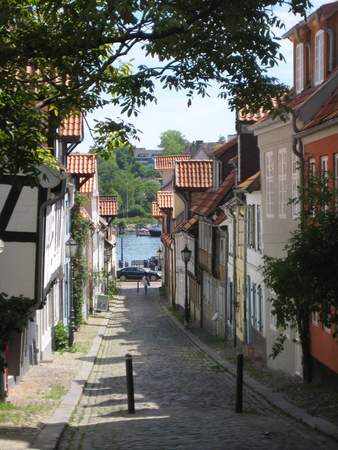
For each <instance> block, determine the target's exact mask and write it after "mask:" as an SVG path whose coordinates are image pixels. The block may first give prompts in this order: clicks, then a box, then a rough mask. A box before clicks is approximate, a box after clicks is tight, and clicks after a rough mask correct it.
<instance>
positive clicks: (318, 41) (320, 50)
mask: <svg viewBox="0 0 338 450" xmlns="http://www.w3.org/2000/svg"><path fill="white" fill-rule="evenodd" d="M324 33H325V32H324V30H319V31H317V33H316V36H315V76H314V82H315V85H318V84H320V83H321V82H322V81H324V38H325V34H324Z"/></svg>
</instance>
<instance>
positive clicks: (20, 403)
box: [0, 313, 107, 450]
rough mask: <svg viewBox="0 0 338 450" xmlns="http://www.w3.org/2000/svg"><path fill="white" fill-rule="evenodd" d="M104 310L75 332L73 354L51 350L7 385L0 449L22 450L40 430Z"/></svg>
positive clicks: (0, 418)
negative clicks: (39, 361)
mask: <svg viewBox="0 0 338 450" xmlns="http://www.w3.org/2000/svg"><path fill="white" fill-rule="evenodd" d="M106 319H107V313H100V314H95V315H94V316H91V317H89V318H88V323H87V324H86V325H82V326H81V328H80V331H78V332H76V337H75V344H76V345H75V348H74V350H76V351H75V352H74V353H70V352H65V353H63V354H61V353H58V352H55V353H53V354H51V355H49V357H48V359H46V360H45V361H43V362H41V363H40V364H39V365H37V366H33V367H32V368H31V369H30V370H29V371H28V372H27V373H26V374H25V375H24V376H23V378H22V380H21V381H20V382H19V383H18V384H17V385H15V386H13V387H11V388H10V395H9V397H8V402H9V403H6V404H3V405H1V404H0V450H24V449H27V447H29V445H30V443H31V442H32V441H33V440H34V439H35V438H36V436H37V434H38V433H39V431H41V428H42V424H43V422H44V421H45V420H46V419H47V418H48V416H49V415H50V414H51V413H53V411H54V410H55V408H56V407H57V406H58V404H59V403H60V400H61V398H62V396H63V395H64V394H65V392H67V390H68V389H69V387H70V385H71V381H72V380H73V379H74V377H75V376H76V374H77V372H78V371H79V369H80V367H81V365H82V362H83V360H86V359H87V356H86V355H87V353H88V350H89V349H90V347H91V345H92V341H93V340H94V338H95V337H96V335H97V333H98V331H99V329H100V328H101V326H103V325H104V324H105V323H106Z"/></svg>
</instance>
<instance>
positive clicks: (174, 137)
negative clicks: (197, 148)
mask: <svg viewBox="0 0 338 450" xmlns="http://www.w3.org/2000/svg"><path fill="white" fill-rule="evenodd" d="M160 138H161V142H160V145H159V147H161V148H163V155H180V154H182V153H184V151H185V150H186V148H187V147H188V145H189V142H188V141H187V140H186V138H185V137H184V136H183V134H182V133H181V132H180V131H177V130H167V131H163V133H161V136H160Z"/></svg>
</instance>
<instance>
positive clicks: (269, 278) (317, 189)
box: [263, 177, 338, 382]
mask: <svg viewBox="0 0 338 450" xmlns="http://www.w3.org/2000/svg"><path fill="white" fill-rule="evenodd" d="M332 186H333V181H332V182H330V180H328V179H320V178H316V177H310V178H309V179H307V180H306V184H305V186H304V189H303V190H302V192H301V196H300V201H301V202H302V204H303V211H304V213H303V214H302V215H303V219H302V220H300V221H299V224H298V227H297V229H296V230H295V232H294V233H293V235H292V237H291V238H290V239H289V241H288V242H287V245H286V247H285V252H286V256H285V257H283V258H271V257H265V258H264V267H263V273H264V279H265V283H266V286H267V287H268V288H269V289H270V290H271V292H272V295H271V299H270V300H271V302H272V314H274V315H275V317H276V320H277V328H278V329H279V331H280V334H279V337H278V339H277V340H276V342H275V344H274V346H273V349H272V355H271V356H272V357H274V358H275V357H276V356H277V355H278V354H279V353H280V352H281V351H282V350H283V347H284V345H283V344H284V342H285V340H286V333H285V331H286V329H287V328H288V327H290V328H292V329H295V330H297V331H298V334H299V339H300V343H301V346H302V353H303V359H302V365H303V378H304V380H305V381H307V382H310V381H311V379H312V370H311V369H312V367H311V352H310V349H311V335H310V319H311V314H318V315H319V319H320V321H321V322H322V324H323V325H325V326H328V327H330V326H331V325H337V323H338V277H337V273H338V234H337V229H338V211H337V207H336V204H337V203H336V202H337V200H336V199H337V193H336V192H334V190H333V189H332ZM336 336H337V331H335V333H334V335H333V338H334V337H336Z"/></svg>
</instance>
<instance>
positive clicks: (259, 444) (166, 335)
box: [58, 283, 337, 450]
mask: <svg viewBox="0 0 338 450" xmlns="http://www.w3.org/2000/svg"><path fill="white" fill-rule="evenodd" d="M122 285H123V286H122V290H121V297H119V299H118V300H115V301H114V306H113V308H112V317H111V320H110V322H109V324H108V327H107V330H106V334H105V336H104V338H103V342H102V345H101V348H100V352H99V354H98V358H97V361H96V364H95V366H94V369H93V371H92V373H91V376H90V378H89V380H88V383H87V385H86V387H85V390H84V394H83V396H82V400H81V402H80V404H79V406H78V408H77V409H76V411H75V413H74V414H73V417H72V422H71V423H70V425H69V427H68V428H67V429H66V431H65V433H64V435H63V436H62V438H61V441H60V443H59V446H58V450H105V449H107V450H108V449H109V450H120V449H129V450H140V449H142V450H151V449H154V450H173V449H175V450H176V449H182V450H189V449H191V450H221V449H229V450H234V449H262V450H263V449H285V450H286V449H292V450H295V449H307V450H311V449H322V448H325V449H326V450H330V449H332V450H333V449H336V448H337V443H334V442H333V441H331V440H330V439H329V438H326V437H324V436H322V435H321V434H319V433H316V432H315V431H314V430H311V429H309V428H307V427H305V426H303V425H301V424H299V423H297V422H295V421H294V420H292V419H291V418H288V417H286V416H284V415H283V414H282V413H281V412H279V411H278V410H275V409H274V408H273V407H271V406H270V405H269V404H268V403H267V402H266V401H265V400H264V399H262V398H261V397H260V396H258V395H256V394H254V393H252V392H248V391H246V392H245V395H244V413H243V414H235V413H234V391H235V383H234V379H233V377H232V376H231V375H230V374H228V373H227V372H226V371H224V369H223V368H222V367H220V366H219V365H218V364H217V363H215V361H214V360H212V359H210V358H209V357H208V356H207V355H206V354H205V353H203V352H202V351H201V350H200V349H199V348H197V347H196V346H195V345H194V344H193V343H192V342H191V341H190V340H189V338H188V337H187V336H186V335H185V334H184V333H183V332H182V331H181V330H180V329H179V328H178V327H177V326H176V325H175V323H174V322H173V321H172V320H171V319H170V317H169V316H168V314H167V313H166V311H164V310H163V308H162V307H161V306H160V304H159V302H158V289H157V286H158V285H159V284H158V283H152V287H151V289H149V291H148V294H147V295H144V294H143V290H140V292H139V293H137V291H136V289H135V283H124V284H123V283H122ZM126 353H131V354H132V355H133V361H134V373H135V380H134V381H135V400H136V414H135V415H129V414H127V411H126V408H127V407H126V381H125V359H124V356H125V354H126Z"/></svg>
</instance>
